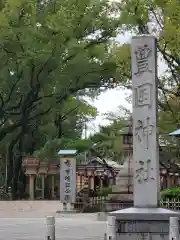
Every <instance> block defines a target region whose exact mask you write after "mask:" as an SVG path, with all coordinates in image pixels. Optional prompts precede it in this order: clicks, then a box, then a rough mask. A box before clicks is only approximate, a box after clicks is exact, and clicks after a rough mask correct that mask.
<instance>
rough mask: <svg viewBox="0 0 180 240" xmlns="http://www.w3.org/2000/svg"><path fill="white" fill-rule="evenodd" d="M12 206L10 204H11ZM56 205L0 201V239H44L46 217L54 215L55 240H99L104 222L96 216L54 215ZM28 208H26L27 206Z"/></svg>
mask: <svg viewBox="0 0 180 240" xmlns="http://www.w3.org/2000/svg"><path fill="white" fill-rule="evenodd" d="M13 204H14V205H13ZM56 204H57V202H56V201H55V202H54V201H50V202H48V203H47V204H45V202H41V201H39V203H38V204H37V203H35V205H36V207H38V205H39V209H35V205H34V207H31V204H30V202H29V205H28V202H22V203H21V204H20V203H19V202H18V203H17V202H14V203H13V202H0V240H9V239H11V240H21V239H24V240H44V239H45V232H46V225H45V216H46V215H52V214H53V213H54V215H56V240H81V239H82V240H83V239H87V240H103V239H104V233H105V231H106V222H99V221H97V220H96V219H97V214H68V213H67V214H65V213H61V214H55V210H56V207H58V205H56ZM28 206H29V207H28Z"/></svg>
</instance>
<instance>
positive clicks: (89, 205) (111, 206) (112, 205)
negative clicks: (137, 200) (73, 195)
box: [75, 196, 180, 212]
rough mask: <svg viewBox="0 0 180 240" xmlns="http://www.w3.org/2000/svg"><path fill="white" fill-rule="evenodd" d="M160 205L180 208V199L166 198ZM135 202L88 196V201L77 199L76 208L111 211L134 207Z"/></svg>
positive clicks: (80, 209) (81, 210)
mask: <svg viewBox="0 0 180 240" xmlns="http://www.w3.org/2000/svg"><path fill="white" fill-rule="evenodd" d="M159 205H160V207H162V208H168V209H172V210H178V211H179V210H180V199H165V200H160V204H159ZM132 206H133V202H120V201H118V202H117V201H116V202H112V201H110V199H109V198H108V196H106V197H102V196H101V197H93V198H88V201H83V200H82V199H81V201H77V203H76V204H75V209H76V210H77V211H80V212H98V211H103V212H111V211H115V210H117V209H124V208H128V207H132Z"/></svg>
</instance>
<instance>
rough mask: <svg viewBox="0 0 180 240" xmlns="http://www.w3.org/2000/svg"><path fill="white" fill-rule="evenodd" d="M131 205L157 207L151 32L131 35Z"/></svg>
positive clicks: (154, 73)
mask: <svg viewBox="0 0 180 240" xmlns="http://www.w3.org/2000/svg"><path fill="white" fill-rule="evenodd" d="M131 57H132V90H133V164H134V166H133V170H134V206H135V207H140V208H142V207H157V206H158V199H159V185H160V183H159V149H158V146H159V145H158V136H157V127H156V126H157V62H156V59H157V53H156V39H155V37H153V36H141V37H133V38H132V45H131Z"/></svg>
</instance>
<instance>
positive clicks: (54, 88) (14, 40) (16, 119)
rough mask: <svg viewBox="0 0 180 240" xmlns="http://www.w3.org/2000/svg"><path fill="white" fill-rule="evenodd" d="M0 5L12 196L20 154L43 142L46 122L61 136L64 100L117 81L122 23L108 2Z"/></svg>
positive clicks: (2, 130) (3, 132)
mask: <svg viewBox="0 0 180 240" xmlns="http://www.w3.org/2000/svg"><path fill="white" fill-rule="evenodd" d="M0 7H1V12H0V30H1V33H0V38H1V41H0V48H1V52H0V59H1V62H0V80H1V87H0V120H1V123H0V140H1V141H2V145H3V146H5V145H6V143H8V144H7V147H6V150H5V152H6V156H7V159H8V165H9V171H8V182H9V184H10V183H11V185H12V190H13V197H14V198H15V195H16V191H17V179H18V176H19V174H20V169H21V162H22V157H23V155H24V154H31V153H33V152H34V151H35V150H37V149H39V148H41V147H42V145H41V144H43V143H44V144H46V137H45V138H42V139H41V141H40V144H39V143H37V141H38V138H39V137H40V136H41V133H42V129H43V126H44V125H46V124H47V121H48V118H51V119H54V121H55V122H56V123H57V125H58V126H59V129H58V131H59V132H58V136H60V135H61V124H60V122H62V116H63V111H64V110H62V112H61V111H59V109H62V108H64V107H65V104H66V102H67V101H70V99H71V98H73V97H75V98H76V97H77V96H78V95H81V96H85V95H88V96H89V95H91V96H92V95H93V94H95V95H96V94H98V93H99V92H100V91H101V90H102V89H105V88H112V87H115V86H116V85H118V84H119V83H120V81H119V79H118V78H116V77H115V75H116V69H117V64H116V62H115V59H114V56H113V53H112V51H111V50H110V49H111V48H110V47H111V46H112V40H111V39H112V38H113V37H114V36H115V35H116V33H117V29H118V27H119V26H120V22H119V18H117V17H116V18H115V17H113V16H115V15H116V10H113V9H115V8H112V7H111V5H109V3H108V1H99V0H95V1H94V0H85V1H80V0H78V1H77V0H76V1H75V0H68V1H60V0H56V1H46V2H43V3H42V4H41V2H38V4H37V1H36V0H30V1H29V0H28V1H27V0H7V1H4V2H3V4H1V6H0ZM78 119H79V118H78ZM63 121H64V120H63ZM75 122H77V121H75ZM64 124H65V123H64ZM39 133H40V134H39ZM31 134H32V136H33V137H29V135H31ZM56 137H57V135H56ZM33 138H34V139H35V140H34V139H33ZM26 142H28V143H30V146H27V144H25V143H26ZM38 144H39V146H37V145H38Z"/></svg>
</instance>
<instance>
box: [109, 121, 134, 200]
mask: <svg viewBox="0 0 180 240" xmlns="http://www.w3.org/2000/svg"><path fill="white" fill-rule="evenodd" d="M121 135H122V137H123V153H124V163H123V165H122V166H121V169H120V171H119V173H118V175H117V177H116V185H114V186H113V189H112V192H113V194H114V193H115V194H116V197H115V199H116V200H121V201H131V200H132V198H133V195H132V192H133V189H132V188H133V167H132V151H133V146H132V139H133V133H132V117H130V118H129V121H128V124H127V125H126V126H125V127H124V128H123V130H122V132H121Z"/></svg>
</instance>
